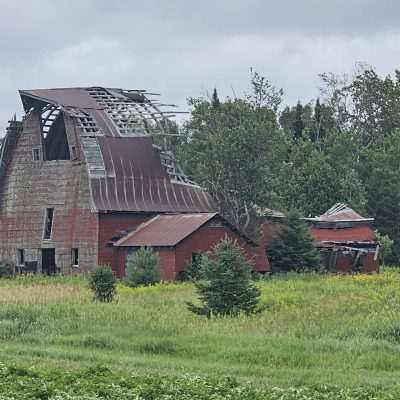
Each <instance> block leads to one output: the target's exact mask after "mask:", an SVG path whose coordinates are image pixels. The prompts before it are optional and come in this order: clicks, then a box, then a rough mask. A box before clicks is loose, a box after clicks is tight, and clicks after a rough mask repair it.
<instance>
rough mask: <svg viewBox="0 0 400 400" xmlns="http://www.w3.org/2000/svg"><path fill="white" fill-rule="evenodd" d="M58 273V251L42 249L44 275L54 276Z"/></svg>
mask: <svg viewBox="0 0 400 400" xmlns="http://www.w3.org/2000/svg"><path fill="white" fill-rule="evenodd" d="M56 271H57V268H56V250H55V249H42V273H43V274H46V275H54V274H55V273H56Z"/></svg>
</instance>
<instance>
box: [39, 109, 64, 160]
mask: <svg viewBox="0 0 400 400" xmlns="http://www.w3.org/2000/svg"><path fill="white" fill-rule="evenodd" d="M41 128H42V137H43V141H44V157H43V158H44V159H45V160H47V161H52V160H70V159H71V157H70V152H69V146H68V138H67V131H66V129H65V122H64V114H63V112H62V111H61V108H60V107H59V106H56V105H54V104H47V105H46V106H45V107H44V108H43V109H42V111H41Z"/></svg>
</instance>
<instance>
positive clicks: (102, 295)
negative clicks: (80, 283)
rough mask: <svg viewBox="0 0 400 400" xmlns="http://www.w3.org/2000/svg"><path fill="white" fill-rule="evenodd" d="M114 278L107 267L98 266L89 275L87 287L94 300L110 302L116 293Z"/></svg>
mask: <svg viewBox="0 0 400 400" xmlns="http://www.w3.org/2000/svg"><path fill="white" fill-rule="evenodd" d="M116 283H117V282H116V278H115V275H114V272H113V271H112V270H111V268H109V267H104V266H98V267H96V268H95V269H94V270H93V271H92V272H91V273H90V275H89V287H90V289H92V291H93V293H94V298H95V300H99V301H101V302H103V303H110V302H111V301H113V300H114V297H115V294H116V287H115V286H116Z"/></svg>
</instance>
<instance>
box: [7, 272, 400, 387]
mask: <svg viewBox="0 0 400 400" xmlns="http://www.w3.org/2000/svg"><path fill="white" fill-rule="evenodd" d="M257 284H258V285H259V286H260V288H261V290H262V301H263V302H264V303H265V304H266V305H267V309H266V310H265V311H264V312H263V313H262V314H261V315H257V316H254V317H241V318H238V319H214V320H206V319H202V318H199V317H197V316H195V315H192V314H191V313H189V312H188V311H187V309H186V306H185V302H187V301H193V300H194V299H195V293H194V289H193V286H192V285H190V284H179V285H172V284H165V285H158V286H154V287H150V288H138V289H131V288H127V287H124V286H122V285H121V286H119V288H118V299H117V301H116V302H114V303H112V304H100V303H95V302H93V301H92V297H91V293H90V292H89V290H88V289H87V287H86V283H85V281H84V280H83V279H82V278H72V277H71V278H52V279H50V278H47V279H45V278H37V277H31V278H19V279H16V280H10V281H7V280H2V281H0V359H1V360H2V361H3V362H4V363H5V364H6V365H18V366H22V367H30V366H32V365H35V367H39V368H40V367H43V368H47V369H48V368H53V367H54V368H62V369H64V370H65V369H66V370H71V371H72V370H78V369H79V370H80V369H82V368H87V367H90V366H93V365H103V366H108V367H110V368H111V369H112V370H113V371H114V372H118V373H122V374H131V373H137V374H139V375H141V374H142V375H146V374H147V373H151V374H161V375H172V376H175V375H176V376H180V375H181V374H182V373H191V374H197V375H208V376H234V377H236V378H237V379H239V380H240V381H243V382H244V381H253V382H254V383H255V384H256V385H258V386H260V387H261V386H266V387H272V386H280V387H289V386H298V385H301V386H304V385H305V386H311V385H315V384H317V385H320V384H329V385H337V386H340V387H345V388H350V389H351V388H354V387H359V386H366V387H371V388H372V389H373V388H380V389H379V390H389V389H390V390H395V389H396V385H397V382H398V377H399V376H400V272H397V271H396V270H386V271H384V272H382V273H381V274H379V275H374V276H366V275H359V276H317V275H309V276H294V275H288V276H287V277H276V278H272V279H269V280H266V281H262V282H259V283H257Z"/></svg>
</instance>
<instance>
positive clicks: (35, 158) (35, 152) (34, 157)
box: [32, 149, 40, 161]
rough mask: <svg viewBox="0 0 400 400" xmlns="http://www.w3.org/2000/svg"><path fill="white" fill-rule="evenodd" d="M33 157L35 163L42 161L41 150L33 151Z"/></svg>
mask: <svg viewBox="0 0 400 400" xmlns="http://www.w3.org/2000/svg"><path fill="white" fill-rule="evenodd" d="M32 155H33V159H34V160H35V161H38V160H40V150H39V149H33V150H32Z"/></svg>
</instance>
